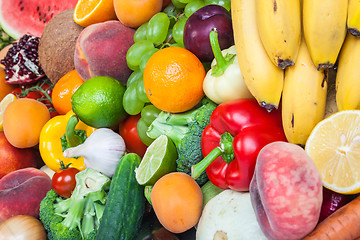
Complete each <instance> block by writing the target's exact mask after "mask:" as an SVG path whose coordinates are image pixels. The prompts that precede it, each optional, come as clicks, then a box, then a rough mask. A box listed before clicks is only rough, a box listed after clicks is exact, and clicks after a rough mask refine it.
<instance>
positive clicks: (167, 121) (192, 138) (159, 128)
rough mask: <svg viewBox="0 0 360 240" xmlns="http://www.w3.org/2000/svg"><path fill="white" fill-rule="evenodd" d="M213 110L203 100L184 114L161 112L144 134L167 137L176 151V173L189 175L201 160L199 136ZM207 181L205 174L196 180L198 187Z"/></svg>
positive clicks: (211, 103)
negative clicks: (192, 167)
mask: <svg viewBox="0 0 360 240" xmlns="http://www.w3.org/2000/svg"><path fill="white" fill-rule="evenodd" d="M215 108H216V104H215V103H213V102H211V101H210V100H208V99H206V98H205V99H204V100H203V101H202V102H201V105H200V106H198V107H196V108H194V109H192V110H189V111H187V112H184V113H168V112H164V111H162V112H160V113H159V115H158V116H157V118H156V119H155V120H154V121H153V122H152V123H151V125H150V126H149V128H148V130H147V132H146V134H147V135H148V136H149V137H150V138H153V139H155V138H157V137H159V136H160V135H163V134H164V135H166V136H168V137H169V138H170V139H171V140H172V141H173V142H174V144H175V146H176V148H177V151H178V158H177V160H176V164H177V171H179V172H185V173H187V174H189V175H190V173H191V166H192V165H195V164H196V163H198V162H199V161H200V160H202V159H203V154H202V151H201V135H202V132H203V131H204V129H205V127H206V126H207V125H208V124H209V123H210V116H211V114H212V112H213V111H214V109H215ZM207 180H208V178H207V175H206V173H205V172H203V173H202V174H201V176H200V177H199V178H197V179H196V181H197V183H198V184H199V185H203V184H204V183H205V182H206V181H207Z"/></svg>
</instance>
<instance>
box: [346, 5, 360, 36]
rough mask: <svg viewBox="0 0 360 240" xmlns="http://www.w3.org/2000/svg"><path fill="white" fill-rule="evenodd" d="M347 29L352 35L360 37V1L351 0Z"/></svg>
mask: <svg viewBox="0 0 360 240" xmlns="http://www.w3.org/2000/svg"><path fill="white" fill-rule="evenodd" d="M347 28H348V31H349V32H350V33H351V34H352V35H354V36H356V37H360V0H349V7H348V16H347Z"/></svg>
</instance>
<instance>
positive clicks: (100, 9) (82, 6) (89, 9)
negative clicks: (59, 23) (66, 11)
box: [74, 0, 116, 27]
mask: <svg viewBox="0 0 360 240" xmlns="http://www.w3.org/2000/svg"><path fill="white" fill-rule="evenodd" d="M112 19H116V14H115V9H114V3H113V0H79V1H78V2H77V4H76V6H75V10H74V21H75V22H76V23H77V24H79V25H80V26H83V27H87V26H89V25H91V24H94V23H101V22H105V21H108V20H112Z"/></svg>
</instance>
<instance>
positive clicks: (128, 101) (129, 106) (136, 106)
mask: <svg viewBox="0 0 360 240" xmlns="http://www.w3.org/2000/svg"><path fill="white" fill-rule="evenodd" d="M144 105H145V102H144V101H141V100H140V99H139V98H138V97H137V95H136V84H131V85H130V86H129V87H127V88H126V90H125V93H124V96H123V107H124V110H125V112H127V113H128V114H130V115H136V114H139V113H140V112H141V110H142V109H143V107H144Z"/></svg>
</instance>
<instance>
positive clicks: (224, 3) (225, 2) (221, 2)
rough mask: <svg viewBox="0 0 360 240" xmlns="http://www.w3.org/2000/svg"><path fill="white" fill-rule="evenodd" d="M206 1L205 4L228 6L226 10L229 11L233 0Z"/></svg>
mask: <svg viewBox="0 0 360 240" xmlns="http://www.w3.org/2000/svg"><path fill="white" fill-rule="evenodd" d="M204 2H205V5H211V4H215V5H220V6H222V7H224V8H226V10H228V11H229V12H230V9H231V0H204Z"/></svg>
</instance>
